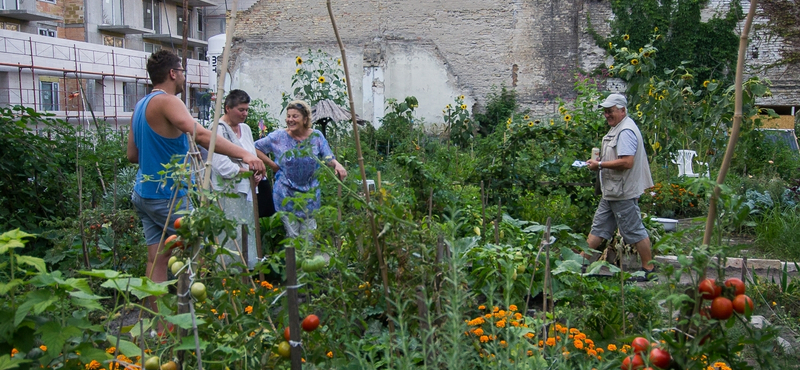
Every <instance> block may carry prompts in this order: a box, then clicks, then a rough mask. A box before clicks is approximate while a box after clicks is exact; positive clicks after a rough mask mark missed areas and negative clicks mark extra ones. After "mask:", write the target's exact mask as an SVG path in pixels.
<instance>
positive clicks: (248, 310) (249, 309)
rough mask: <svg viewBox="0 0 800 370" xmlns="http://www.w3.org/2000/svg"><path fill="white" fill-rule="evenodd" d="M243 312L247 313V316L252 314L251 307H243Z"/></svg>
mask: <svg viewBox="0 0 800 370" xmlns="http://www.w3.org/2000/svg"><path fill="white" fill-rule="evenodd" d="M244 312H245V313H247V314H248V315H249V314H251V313H253V306H247V307H245V308H244Z"/></svg>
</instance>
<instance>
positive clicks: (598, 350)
mask: <svg viewBox="0 0 800 370" xmlns="http://www.w3.org/2000/svg"><path fill="white" fill-rule="evenodd" d="M596 351H597V353H603V352H605V351H604V350H603V349H602V348H600V347H598V348H596Z"/></svg>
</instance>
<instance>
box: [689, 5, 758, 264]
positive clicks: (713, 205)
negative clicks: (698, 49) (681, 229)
mask: <svg viewBox="0 0 800 370" xmlns="http://www.w3.org/2000/svg"><path fill="white" fill-rule="evenodd" d="M756 7H758V0H752V1H750V10H749V11H748V12H747V18H746V19H745V21H744V28H743V29H742V35H741V36H739V59H738V60H737V61H736V82H735V83H734V88H735V97H734V107H735V108H734V112H733V127H732V128H731V136H730V137H729V138H728V147H727V148H726V149H725V157H724V158H723V160H722V166H721V167H720V168H719V174H717V186H716V187H715V188H714V195H713V196H712V197H711V200H710V201H709V202H708V217H706V229H705V232H704V233H703V244H706V245H708V244H710V243H711V233H712V232H713V231H714V222H715V220H716V218H717V202H718V200H719V197H720V193H721V192H722V189H721V188H720V187H719V186H720V185H722V183H723V182H725V176H727V175H728V170H729V169H730V167H731V160H732V159H733V152H734V149H735V148H736V142H737V141H738V140H739V132H740V131H741V126H742V81H743V79H744V77H743V74H744V61H745V51H746V50H747V35H748V34H749V33H750V26H751V25H752V23H753V17H754V16H755V13H756ZM704 277H705V271H703V272H702V273H701V274H700V278H701V279H703V278H704Z"/></svg>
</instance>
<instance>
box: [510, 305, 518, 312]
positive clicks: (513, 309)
mask: <svg viewBox="0 0 800 370" xmlns="http://www.w3.org/2000/svg"><path fill="white" fill-rule="evenodd" d="M508 310H509V311H516V310H517V305H513V304H512V305H510V306H508Z"/></svg>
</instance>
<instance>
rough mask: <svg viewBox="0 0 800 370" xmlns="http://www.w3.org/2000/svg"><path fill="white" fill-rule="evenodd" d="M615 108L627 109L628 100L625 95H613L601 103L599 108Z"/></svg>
mask: <svg viewBox="0 0 800 370" xmlns="http://www.w3.org/2000/svg"><path fill="white" fill-rule="evenodd" d="M613 106H617V107H627V106H628V99H626V98H625V95H622V94H611V95H609V96H608V97H607V98H606V100H604V101H603V102H602V103H600V105H599V106H598V108H611V107H613Z"/></svg>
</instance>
